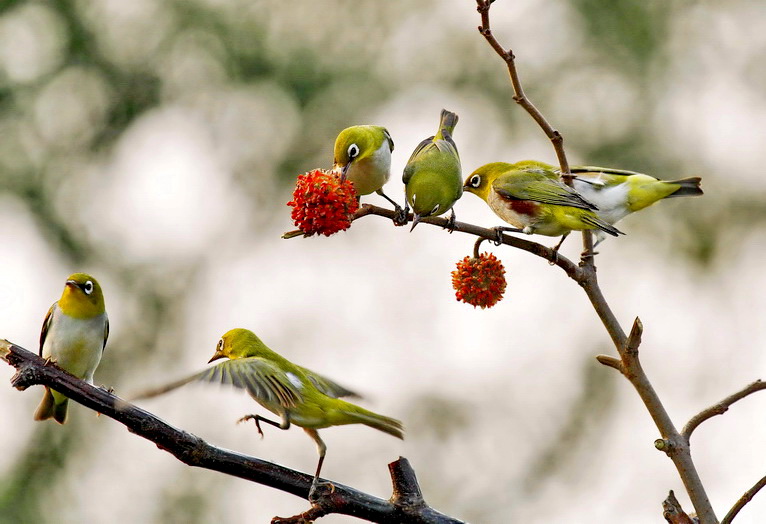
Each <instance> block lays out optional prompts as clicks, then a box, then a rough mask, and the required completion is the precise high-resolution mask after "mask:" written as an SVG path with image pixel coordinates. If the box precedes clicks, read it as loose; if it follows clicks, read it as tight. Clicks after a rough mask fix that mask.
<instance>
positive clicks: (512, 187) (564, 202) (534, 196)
mask: <svg viewBox="0 0 766 524" xmlns="http://www.w3.org/2000/svg"><path fill="white" fill-rule="evenodd" d="M492 189H493V190H494V191H495V192H496V193H497V194H499V195H500V196H502V197H503V198H506V199H510V200H531V201H532V202H540V203H542V204H552V205H555V206H570V207H576V208H579V209H596V206H594V205H593V204H591V203H590V202H588V201H587V200H585V199H584V198H583V197H582V196H580V194H579V193H578V192H577V191H575V190H574V189H572V188H571V187H569V186H567V185H565V184H563V183H561V182H559V181H558V180H556V179H555V178H551V177H548V176H546V175H545V174H543V173H537V172H534V173H530V172H521V171H511V172H509V173H506V174H503V175H500V176H499V177H497V178H496V179H495V181H494V182H492Z"/></svg>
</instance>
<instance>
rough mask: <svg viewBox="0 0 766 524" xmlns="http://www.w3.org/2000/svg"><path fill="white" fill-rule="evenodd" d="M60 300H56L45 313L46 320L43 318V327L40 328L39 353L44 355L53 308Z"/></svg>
mask: <svg viewBox="0 0 766 524" xmlns="http://www.w3.org/2000/svg"><path fill="white" fill-rule="evenodd" d="M56 304H58V302H54V303H53V305H52V306H51V307H50V308H48V312H47V313H46V314H45V320H43V328H42V329H41V330H40V349H38V351H37V353H38V354H39V355H40V356H41V357H42V356H43V345H45V339H46V337H47V336H48V330H49V329H50V328H51V322H53V310H54V308H55V307H56Z"/></svg>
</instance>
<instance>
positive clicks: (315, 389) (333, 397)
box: [134, 329, 404, 483]
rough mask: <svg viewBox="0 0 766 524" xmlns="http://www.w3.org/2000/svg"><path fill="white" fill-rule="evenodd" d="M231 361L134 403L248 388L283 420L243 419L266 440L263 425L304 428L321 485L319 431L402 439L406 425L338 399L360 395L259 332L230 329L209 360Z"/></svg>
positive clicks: (323, 450)
mask: <svg viewBox="0 0 766 524" xmlns="http://www.w3.org/2000/svg"><path fill="white" fill-rule="evenodd" d="M223 358H225V359H228V360H226V361H224V362H221V363H220V364H217V365H215V366H213V367H211V368H208V369H206V370H204V371H202V372H200V373H196V374H194V375H192V376H191V377H188V378H185V379H182V380H178V381H176V382H173V383H171V384H168V385H167V386H163V387H160V388H157V389H153V390H151V391H147V392H145V393H142V394H140V395H138V396H137V397H134V400H137V399H142V398H150V397H155V396H157V395H160V394H162V393H165V392H167V391H171V390H173V389H175V388H178V387H180V386H183V385H184V384H188V383H189V382H192V381H204V382H217V383H221V384H231V385H233V386H236V387H238V388H243V389H245V390H247V392H248V393H249V394H250V396H251V397H252V398H253V400H255V401H256V402H258V403H259V404H260V405H261V406H263V407H264V408H266V409H268V410H269V411H271V412H272V413H274V414H275V415H277V416H279V417H280V419H281V422H275V421H272V420H269V419H267V418H264V417H262V416H260V415H247V416H245V417H243V418H241V419H240V422H242V421H246V420H251V419H252V420H255V425H256V427H257V428H258V433H259V434H260V435H261V436H263V432H262V431H261V426H260V422H266V423H267V424H271V425H272V426H275V427H278V428H280V429H288V428H289V427H290V425H291V424H295V425H296V426H300V427H302V428H303V431H305V432H306V433H307V434H308V436H310V437H311V438H312V439H313V440H314V442H316V445H317V450H318V452H319V463H318V464H317V469H316V473H315V475H314V483H316V482H317V479H318V478H319V474H320V472H321V470H322V462H324V457H325V454H326V451H327V446H326V445H325V443H324V442H323V441H322V439H321V438H320V437H319V433H318V432H317V430H318V429H322V428H327V427H330V426H340V425H343V424H364V425H366V426H369V427H371V428H375V429H377V430H380V431H383V432H384V433H388V434H389V435H393V436H394V437H397V438H400V439H401V438H404V434H403V431H402V423H401V422H399V421H398V420H395V419H393V418H389V417H384V416H382V415H378V414H377V413H373V412H371V411H367V410H366V409H364V408H361V407H359V406H357V405H355V404H351V403H350V402H346V401H345V400H341V399H340V398H338V397H344V396H358V395H356V394H355V393H354V392H352V391H350V390H348V389H346V388H344V387H343V386H341V385H339V384H336V383H335V382H333V381H332V380H330V379H328V378H325V377H323V376H322V375H319V374H317V373H314V372H313V371H310V370H308V369H306V368H303V367H300V366H297V365H295V364H293V363H292V362H290V361H289V360H287V359H286V358H284V357H282V356H280V355H279V354H277V353H276V352H274V351H272V350H271V349H269V348H268V347H267V346H266V344H264V343H263V342H262V341H261V339H260V338H258V337H257V336H256V335H255V333H253V332H252V331H249V330H247V329H232V330H231V331H228V332H226V333H225V334H224V335H223V337H221V339H220V340H219V341H218V346H216V349H215V353H214V354H213V357H212V358H211V359H210V361H209V362H213V361H216V360H219V359H223Z"/></svg>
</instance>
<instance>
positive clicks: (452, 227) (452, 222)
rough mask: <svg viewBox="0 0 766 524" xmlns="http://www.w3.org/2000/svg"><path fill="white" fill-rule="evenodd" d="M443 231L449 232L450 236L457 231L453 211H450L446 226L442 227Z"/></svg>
mask: <svg viewBox="0 0 766 524" xmlns="http://www.w3.org/2000/svg"><path fill="white" fill-rule="evenodd" d="M444 229H446V230H447V231H449V233H450V235H451V234H452V233H454V232H455V230H456V229H458V227H457V220H456V217H455V210H454V209H453V210H452V214H451V215H450V216H449V218H448V219H447V225H446V226H444Z"/></svg>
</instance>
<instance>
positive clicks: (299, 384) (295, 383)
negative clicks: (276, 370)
mask: <svg viewBox="0 0 766 524" xmlns="http://www.w3.org/2000/svg"><path fill="white" fill-rule="evenodd" d="M285 375H286V376H287V380H289V381H290V383H291V384H292V385H293V386H295V387H296V388H298V389H303V382H301V379H299V378H298V377H297V376H295V374H293V373H291V372H289V371H288V372H287V373H285Z"/></svg>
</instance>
